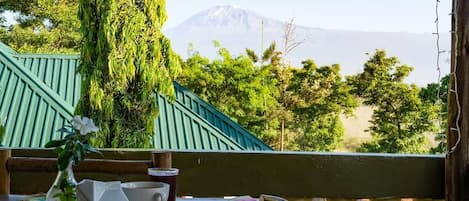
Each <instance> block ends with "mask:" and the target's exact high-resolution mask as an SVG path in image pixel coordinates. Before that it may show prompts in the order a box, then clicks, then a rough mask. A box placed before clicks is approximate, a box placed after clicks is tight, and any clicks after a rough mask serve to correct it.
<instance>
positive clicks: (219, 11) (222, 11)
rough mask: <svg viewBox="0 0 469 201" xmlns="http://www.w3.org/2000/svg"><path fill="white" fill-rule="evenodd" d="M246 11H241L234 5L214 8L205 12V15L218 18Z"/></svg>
mask: <svg viewBox="0 0 469 201" xmlns="http://www.w3.org/2000/svg"><path fill="white" fill-rule="evenodd" d="M245 10H246V9H242V8H240V7H238V6H236V5H226V6H215V7H213V8H211V9H209V10H207V15H208V16H213V17H220V16H222V15H226V14H228V15H229V14H230V13H234V12H243V11H245Z"/></svg>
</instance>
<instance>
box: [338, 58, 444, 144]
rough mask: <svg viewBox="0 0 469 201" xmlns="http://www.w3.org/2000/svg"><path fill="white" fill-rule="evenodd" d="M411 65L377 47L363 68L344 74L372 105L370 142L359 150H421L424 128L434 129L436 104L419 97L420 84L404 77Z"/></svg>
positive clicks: (428, 130) (425, 129)
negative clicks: (358, 71)
mask: <svg viewBox="0 0 469 201" xmlns="http://www.w3.org/2000/svg"><path fill="white" fill-rule="evenodd" d="M411 71H412V67H409V66H407V65H400V64H399V61H398V59H397V57H387V56H386V52H385V51H384V50H377V51H376V52H375V54H374V55H373V56H371V57H370V59H369V60H368V61H367V62H366V63H365V65H364V72H363V73H360V74H357V75H355V76H351V77H348V78H347V81H348V82H349V84H350V85H351V86H353V91H354V92H355V94H357V95H358V96H359V97H361V98H363V99H364V103H365V104H368V105H372V106H374V110H373V116H372V119H371V121H370V122H371V123H372V126H371V127H370V128H369V132H370V133H371V135H372V137H373V138H372V140H371V141H370V142H366V143H364V144H363V145H362V146H361V148H360V150H359V151H365V152H387V153H423V152H426V150H425V147H424V145H425V143H426V138H425V136H424V134H425V132H430V131H434V129H435V127H434V121H433V120H434V119H435V118H436V115H437V108H436V107H434V106H433V105H432V104H428V103H427V102H425V101H422V100H421V99H420V97H419V91H420V90H419V88H418V87H417V86H415V85H408V84H405V83H404V82H403V80H404V79H405V78H406V77H407V76H408V74H409V73H410V72H411Z"/></svg>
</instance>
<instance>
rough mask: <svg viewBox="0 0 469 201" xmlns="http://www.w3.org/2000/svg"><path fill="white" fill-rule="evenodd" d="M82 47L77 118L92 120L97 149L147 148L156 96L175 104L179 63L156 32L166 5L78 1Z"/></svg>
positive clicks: (157, 2) (156, 0) (161, 2)
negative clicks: (78, 116) (175, 87)
mask: <svg viewBox="0 0 469 201" xmlns="http://www.w3.org/2000/svg"><path fill="white" fill-rule="evenodd" d="M78 14H79V19H80V20H81V33H82V35H83V48H82V51H81V63H80V67H79V73H80V74H81V76H82V87H81V91H82V94H81V98H80V101H79V103H78V106H77V109H76V111H75V112H76V113H77V114H81V115H85V116H88V117H91V118H92V119H94V120H95V121H96V124H97V126H98V127H100V131H99V132H98V133H97V135H98V136H97V140H96V142H95V144H96V145H97V146H100V147H150V146H151V141H150V140H151V138H152V137H153V136H154V121H155V118H156V117H157V116H158V105H157V94H156V93H157V92H159V93H161V94H163V95H165V96H167V97H168V98H170V99H172V100H174V87H173V79H174V78H175V77H176V76H177V75H178V74H179V72H180V70H181V69H180V63H179V60H180V58H179V57H178V56H177V55H175V54H174V53H173V51H172V50H171V46H170V41H169V40H168V39H167V38H166V37H164V36H163V34H162V33H161V28H162V26H163V23H164V22H165V21H166V11H165V1H164V0H154V1H126V0H115V1H94V0H80V4H79V12H78Z"/></svg>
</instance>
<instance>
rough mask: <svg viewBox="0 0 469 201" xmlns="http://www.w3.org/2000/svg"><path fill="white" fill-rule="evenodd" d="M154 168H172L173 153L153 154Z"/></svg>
mask: <svg viewBox="0 0 469 201" xmlns="http://www.w3.org/2000/svg"><path fill="white" fill-rule="evenodd" d="M152 160H153V167H158V168H171V167H172V163H171V152H166V151H165V152H153V153H152Z"/></svg>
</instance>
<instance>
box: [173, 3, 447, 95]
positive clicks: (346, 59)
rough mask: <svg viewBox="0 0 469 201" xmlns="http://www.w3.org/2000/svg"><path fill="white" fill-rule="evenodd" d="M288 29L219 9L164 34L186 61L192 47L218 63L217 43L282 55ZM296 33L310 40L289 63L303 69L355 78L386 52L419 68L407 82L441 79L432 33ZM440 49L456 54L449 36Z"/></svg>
mask: <svg viewBox="0 0 469 201" xmlns="http://www.w3.org/2000/svg"><path fill="white" fill-rule="evenodd" d="M262 24H263V26H262ZM284 24H285V22H282V21H278V20H275V19H272V18H268V17H265V16H261V15H259V14H257V13H256V12H254V11H252V10H248V9H243V8H239V7H236V6H215V7H213V8H210V9H208V10H205V11H202V12H200V13H197V14H195V15H194V16H192V17H190V18H189V19H187V20H185V21H184V22H182V23H181V24H180V25H178V26H176V27H174V28H171V29H167V30H165V31H164V32H165V34H166V36H168V37H169V38H170V39H171V41H172V45H173V48H174V49H175V51H176V52H178V53H179V54H181V55H182V56H183V57H186V56H187V50H188V47H189V44H191V43H192V44H193V47H194V48H195V50H197V51H198V52H200V53H201V54H202V55H205V56H207V57H209V58H216V57H217V52H216V49H215V48H214V46H213V42H212V41H213V40H217V41H219V42H220V43H221V44H222V46H223V47H225V48H227V49H228V50H230V51H231V52H232V53H233V54H235V55H237V54H241V53H243V52H244V50H245V48H250V49H253V50H255V51H256V52H260V51H261V48H262V47H264V48H266V47H267V46H268V45H269V44H270V43H271V42H273V41H276V42H277V48H278V49H280V50H281V49H283V46H282V44H283V42H282V37H283V35H284V34H283V30H284ZM262 30H263V31H262ZM295 33H296V34H295V38H296V39H297V40H298V41H301V40H304V43H303V44H302V45H300V46H299V47H298V48H296V49H294V50H293V51H292V52H291V53H290V54H289V55H288V60H289V61H291V62H292V63H293V64H294V65H297V66H299V65H300V63H301V61H303V60H305V59H314V60H315V61H316V63H317V64H318V65H330V64H336V63H338V64H340V65H341V68H342V74H344V75H350V74H355V73H358V72H361V71H362V69H363V63H365V61H366V60H367V59H368V57H369V55H366V53H373V52H374V51H375V49H385V50H386V51H387V52H388V55H389V56H397V57H399V60H400V61H401V63H402V64H408V65H410V66H413V67H414V71H413V72H412V73H411V74H410V76H409V78H408V79H407V82H409V83H416V84H418V85H419V86H425V85H426V84H427V83H430V82H435V81H436V80H437V75H438V72H437V70H436V69H437V67H436V55H437V50H436V37H435V36H434V35H433V34H431V33H403V32H365V31H355V30H329V29H321V28H312V27H304V26H296V32H295ZM262 38H263V41H264V43H263V44H262V42H261V41H262ZM440 49H441V50H449V49H450V36H449V34H448V33H444V34H442V35H441V37H440ZM449 57H450V55H449V53H444V54H442V55H441V58H440V60H441V63H440V65H441V69H442V74H447V73H448V72H449Z"/></svg>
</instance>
